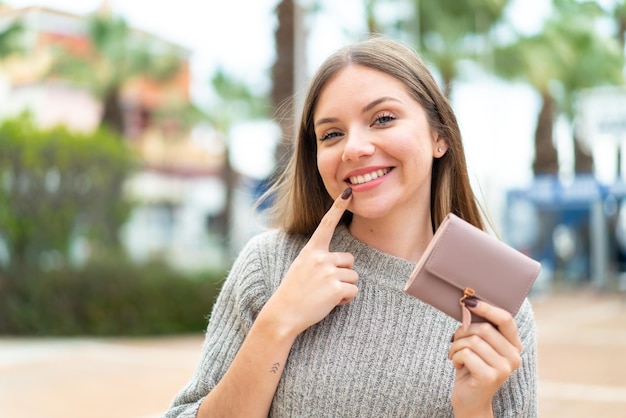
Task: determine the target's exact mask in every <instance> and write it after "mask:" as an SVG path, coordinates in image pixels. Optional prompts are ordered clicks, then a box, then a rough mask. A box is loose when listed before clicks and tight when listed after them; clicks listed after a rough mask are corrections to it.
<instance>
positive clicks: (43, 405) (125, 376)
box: [0, 292, 626, 418]
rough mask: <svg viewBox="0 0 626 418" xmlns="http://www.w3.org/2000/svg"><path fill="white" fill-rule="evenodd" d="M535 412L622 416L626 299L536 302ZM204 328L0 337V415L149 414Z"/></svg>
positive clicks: (155, 413)
mask: <svg viewBox="0 0 626 418" xmlns="http://www.w3.org/2000/svg"><path fill="white" fill-rule="evenodd" d="M534 307H535V313H536V316H537V325H538V332H539V342H540V344H539V368H540V369H539V377H540V381H539V394H540V417H541V418H561V417H563V418H589V417H597V418H600V417H602V418H626V300H624V299H621V298H620V297H618V296H616V295H598V294H593V293H588V292H587V293H581V292H578V293H573V294H561V295H557V296H550V297H545V298H537V299H536V300H534ZM201 343H202V336H201V335H192V336H179V337H169V338H149V339H137V340H133V339H13V338H0V417H2V418H100V417H103V418H104V417H106V418H153V417H154V418H156V417H159V415H160V414H161V413H162V412H163V410H164V409H166V408H167V405H168V404H169V402H170V400H171V399H172V397H173V396H174V394H175V393H176V392H177V391H178V390H179V389H180V388H181V387H182V386H183V385H184V384H185V382H186V381H187V380H188V378H189V376H190V374H191V373H192V371H193V369H194V367H195V365H196V362H197V360H198V356H199V351H200V345H201Z"/></svg>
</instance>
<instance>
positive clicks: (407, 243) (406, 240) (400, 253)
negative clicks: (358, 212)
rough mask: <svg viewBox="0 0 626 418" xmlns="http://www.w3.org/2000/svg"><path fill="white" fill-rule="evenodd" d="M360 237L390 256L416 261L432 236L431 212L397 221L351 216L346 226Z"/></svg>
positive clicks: (356, 236)
mask: <svg viewBox="0 0 626 418" xmlns="http://www.w3.org/2000/svg"><path fill="white" fill-rule="evenodd" d="M348 229H349V231H350V233H351V234H352V236H354V237H355V238H356V239H358V240H359V241H361V242H363V243H365V244H367V245H369V246H370V247H373V248H376V249H377V250H379V251H382V252H384V253H387V254H391V255H393V256H396V257H399V258H403V259H405V260H408V261H411V262H414V263H416V262H417V261H418V260H419V258H420V257H421V255H422V253H423V252H424V249H425V248H426V246H427V245H428V243H429V242H430V240H431V239H432V237H433V230H432V224H431V217H430V212H428V214H424V215H420V214H418V213H416V214H415V216H414V217H411V218H410V219H405V220H402V221H400V222H398V221H394V220H393V219H389V218H383V219H364V218H359V217H357V216H354V218H353V219H352V222H351V223H350V225H349V227H348Z"/></svg>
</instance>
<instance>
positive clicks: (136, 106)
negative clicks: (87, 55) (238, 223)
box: [0, 1, 225, 269]
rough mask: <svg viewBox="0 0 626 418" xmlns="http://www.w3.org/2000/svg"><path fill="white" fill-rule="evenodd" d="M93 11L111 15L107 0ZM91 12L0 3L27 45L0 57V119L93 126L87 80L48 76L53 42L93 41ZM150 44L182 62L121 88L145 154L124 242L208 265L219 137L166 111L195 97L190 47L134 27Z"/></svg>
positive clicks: (135, 145)
mask: <svg viewBox="0 0 626 418" xmlns="http://www.w3.org/2000/svg"><path fill="white" fill-rule="evenodd" d="M94 13H110V9H109V7H108V2H106V1H104V2H103V3H102V6H101V7H100V8H99V10H96V11H94ZM88 18H89V16H81V15H75V14H71V13H66V12H63V11H60V10H55V9H51V8H47V7H26V8H20V9H12V8H10V7H7V6H4V7H3V8H0V25H4V24H7V23H9V22H19V23H21V25H22V27H23V32H22V35H21V38H22V39H21V42H22V46H23V52H22V54H19V55H14V56H12V57H9V58H8V59H6V60H4V61H3V62H2V63H0V118H7V117H12V116H15V115H17V114H19V113H22V112H24V111H28V112H30V113H31V114H32V116H33V118H34V120H35V121H37V123H38V124H39V125H40V126H42V127H44V128H46V127H51V126H54V125H57V124H63V125H66V126H67V127H68V128H69V129H72V130H79V131H90V130H93V129H95V128H96V127H97V126H98V125H99V122H100V114H101V112H102V109H103V106H102V104H101V102H100V101H99V100H98V99H97V98H95V97H94V96H93V95H92V94H91V93H90V91H89V90H88V89H87V88H85V87H84V86H80V85H77V84H76V83H73V82H72V80H71V79H61V78H58V77H52V76H50V73H49V69H50V66H51V63H52V60H53V49H54V48H63V49H64V50H65V51H67V52H69V53H76V54H80V53H82V52H84V51H85V50H88V49H89V48H91V44H90V38H89V35H88V33H87V29H88V27H87V24H88ZM132 36H135V37H137V38H138V39H141V40H142V41H143V42H145V43H146V45H149V46H150V50H151V51H154V53H155V54H158V53H159V51H165V50H167V51H172V50H174V51H175V53H176V56H177V57H178V59H179V60H180V62H179V66H178V67H177V68H178V70H177V73H176V74H175V76H173V77H171V78H169V79H168V81H165V82H158V83H157V82H154V81H152V80H150V79H148V78H142V77H139V78H136V79H133V80H131V81H129V82H128V83H126V84H125V85H124V87H123V91H122V95H121V98H120V99H121V103H122V109H123V118H124V122H125V123H124V126H125V129H124V131H125V132H124V137H125V138H126V139H127V140H128V141H129V146H130V149H131V150H132V152H135V153H136V154H137V156H138V158H139V160H140V162H141V169H140V170H139V171H138V172H137V173H136V174H135V175H134V176H133V177H132V178H130V179H128V184H127V186H128V187H127V191H128V197H129V198H130V199H132V201H133V202H135V203H136V205H135V209H134V212H133V213H132V215H131V218H130V221H129V223H128V224H127V226H126V228H125V229H124V231H122V233H123V241H124V243H125V244H126V246H127V249H128V251H129V253H130V254H131V255H132V256H133V257H134V258H135V259H136V260H147V259H149V258H153V257H158V258H166V259H168V260H169V261H170V262H171V263H172V264H174V265H176V266H179V267H188V268H194V269H195V268H205V267H207V266H213V265H215V264H216V263H217V264H219V263H221V262H223V257H222V251H223V250H222V247H223V246H222V242H221V237H216V236H215V235H216V234H215V233H213V232H214V231H212V230H211V229H214V230H219V228H218V227H219V225H218V226H215V227H212V225H214V222H211V221H210V220H211V219H218V218H219V215H220V213H221V211H222V210H223V207H224V184H223V181H222V179H221V175H220V173H221V170H222V166H223V161H224V158H225V147H224V143H223V139H222V138H220V137H219V136H218V135H216V134H215V133H214V132H213V131H212V130H211V129H208V128H203V127H201V126H200V127H199V126H191V125H190V124H189V123H183V122H182V121H181V119H180V118H178V117H177V115H175V116H171V115H169V114H168V109H170V108H172V106H173V105H177V106H179V107H180V106H188V107H192V105H191V103H190V92H189V89H190V70H189V58H190V55H191V52H190V51H189V50H187V49H186V48H184V47H181V46H179V45H175V44H172V43H171V42H168V41H166V40H164V39H161V38H158V37H156V36H154V35H152V34H149V33H146V32H144V31H141V30H137V29H132Z"/></svg>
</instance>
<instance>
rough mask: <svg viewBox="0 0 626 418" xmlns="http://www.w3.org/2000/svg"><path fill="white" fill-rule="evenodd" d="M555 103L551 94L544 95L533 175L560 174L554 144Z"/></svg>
mask: <svg viewBox="0 0 626 418" xmlns="http://www.w3.org/2000/svg"><path fill="white" fill-rule="evenodd" d="M554 115H555V103H554V100H553V99H552V97H550V95H549V94H547V93H544V94H542V106H541V111H540V112H539V119H538V121H537V129H536V131H535V161H534V162H533V173H534V174H535V175H536V176H537V175H542V174H557V173H558V172H559V158H558V153H557V150H556V148H555V146H554V143H553V142H552V136H553V135H552V134H553V130H554Z"/></svg>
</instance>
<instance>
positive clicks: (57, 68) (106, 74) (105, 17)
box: [50, 13, 181, 135]
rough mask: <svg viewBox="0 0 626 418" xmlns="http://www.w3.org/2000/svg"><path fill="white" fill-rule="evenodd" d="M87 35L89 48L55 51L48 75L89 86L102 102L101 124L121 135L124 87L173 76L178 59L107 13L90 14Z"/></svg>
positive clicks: (169, 51) (178, 62)
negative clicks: (139, 79) (139, 80)
mask: <svg viewBox="0 0 626 418" xmlns="http://www.w3.org/2000/svg"><path fill="white" fill-rule="evenodd" d="M87 36H88V38H89V41H90V47H89V48H88V49H87V50H86V51H84V52H83V53H77V52H76V51H74V52H71V53H70V52H69V51H67V50H65V49H58V50H57V51H56V55H55V59H54V61H53V63H52V65H51V70H50V72H51V75H53V76H55V75H56V76H59V77H61V78H63V79H68V80H72V81H73V82H75V83H77V84H80V85H82V86H85V87H87V88H89V89H90V90H91V91H92V93H93V94H94V95H95V96H96V97H98V98H100V100H101V101H102V106H103V111H102V116H101V125H105V126H108V127H109V128H111V129H112V130H114V131H115V132H117V133H119V134H120V135H124V134H125V124H124V116H123V110H122V107H121V106H122V103H121V97H122V91H123V88H124V87H125V86H126V84H127V83H128V82H129V81H131V80H134V79H137V78H142V77H145V78H148V79H152V80H155V81H163V80H167V79H170V78H172V77H173V76H174V75H175V74H176V73H177V72H178V71H179V69H180V65H181V64H180V59H179V58H178V57H177V56H176V54H175V51H174V50H173V49H172V50H166V51H154V50H153V49H152V45H150V44H148V43H147V41H146V39H142V37H141V36H140V34H138V33H137V32H135V31H133V30H132V29H131V28H130V27H129V26H128V24H127V23H126V21H125V20H124V19H123V18H118V17H114V16H112V15H109V14H102V13H97V14H94V15H93V16H91V17H90V19H89V21H88V24H87ZM144 38H145V37H144Z"/></svg>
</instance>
